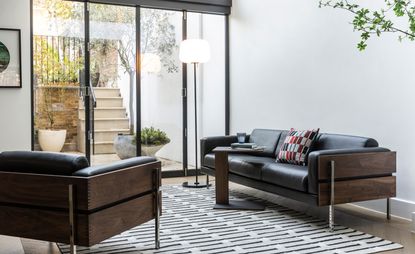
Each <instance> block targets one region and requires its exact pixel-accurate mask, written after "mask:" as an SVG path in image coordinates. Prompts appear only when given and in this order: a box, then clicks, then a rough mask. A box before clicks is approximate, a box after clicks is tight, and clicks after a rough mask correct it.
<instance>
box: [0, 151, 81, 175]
mask: <svg viewBox="0 0 415 254" xmlns="http://www.w3.org/2000/svg"><path fill="white" fill-rule="evenodd" d="M88 166H89V163H88V160H87V159H86V158H85V156H82V155H75V154H65V153H49V152H29V151H13V152H2V153H0V171H6V172H20V173H33V174H48V175H72V173H73V172H76V171H78V170H80V169H83V168H86V167H88Z"/></svg>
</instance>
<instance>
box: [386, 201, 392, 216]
mask: <svg viewBox="0 0 415 254" xmlns="http://www.w3.org/2000/svg"><path fill="white" fill-rule="evenodd" d="M386 219H387V220H390V219H391V201H390V198H387V199H386Z"/></svg>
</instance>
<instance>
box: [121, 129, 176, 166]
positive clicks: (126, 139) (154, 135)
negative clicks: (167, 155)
mask: <svg viewBox="0 0 415 254" xmlns="http://www.w3.org/2000/svg"><path fill="white" fill-rule="evenodd" d="M168 143H170V139H169V138H168V137H167V134H166V133H165V132H164V131H162V130H160V129H155V128H154V127H150V128H143V129H142V130H141V154H142V155H145V156H151V157H155V155H156V153H157V152H158V151H160V149H161V148H163V146H165V145H166V144H168ZM114 148H115V151H116V153H117V155H118V156H119V157H120V158H121V159H123V160H124V159H128V158H132V157H136V153H137V152H136V151H137V145H136V135H123V134H119V135H118V136H117V137H115V140H114Z"/></svg>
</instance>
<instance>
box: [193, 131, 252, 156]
mask: <svg viewBox="0 0 415 254" xmlns="http://www.w3.org/2000/svg"><path fill="white" fill-rule="evenodd" d="M246 140H249V136H247V137H246ZM235 142H238V138H237V137H236V136H217V137H206V138H202V139H201V140H200V155H201V157H202V161H203V158H204V157H205V155H206V154H208V153H211V152H212V150H213V149H215V148H216V147H218V146H230V145H231V144H232V143H235Z"/></svg>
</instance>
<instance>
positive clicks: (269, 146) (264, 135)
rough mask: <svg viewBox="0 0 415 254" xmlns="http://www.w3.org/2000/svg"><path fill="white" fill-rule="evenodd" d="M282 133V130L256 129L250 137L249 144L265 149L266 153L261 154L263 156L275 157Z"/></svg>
mask: <svg viewBox="0 0 415 254" xmlns="http://www.w3.org/2000/svg"><path fill="white" fill-rule="evenodd" d="M281 132H282V131H280V130H266V129H255V130H253V131H252V133H251V135H250V137H249V143H255V144H257V145H258V146H263V147H265V150H264V152H262V153H261V155H262V156H266V157H274V156H275V149H276V148H277V144H278V141H279V140H280V137H281Z"/></svg>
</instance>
